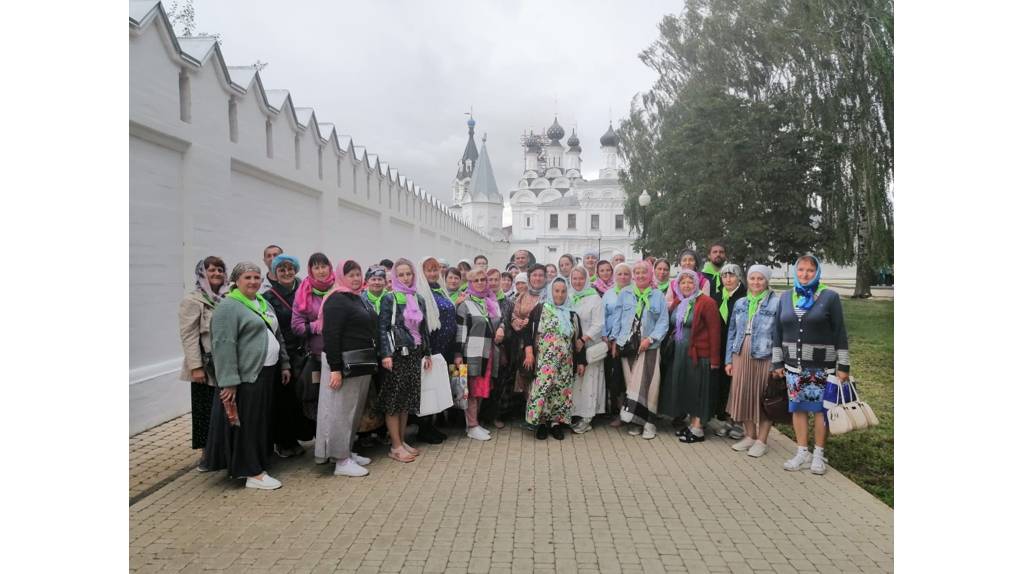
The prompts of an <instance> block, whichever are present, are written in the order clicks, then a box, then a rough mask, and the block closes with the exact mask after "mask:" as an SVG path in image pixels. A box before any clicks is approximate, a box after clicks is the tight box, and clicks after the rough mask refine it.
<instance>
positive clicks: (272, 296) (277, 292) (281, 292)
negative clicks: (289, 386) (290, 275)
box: [263, 277, 304, 354]
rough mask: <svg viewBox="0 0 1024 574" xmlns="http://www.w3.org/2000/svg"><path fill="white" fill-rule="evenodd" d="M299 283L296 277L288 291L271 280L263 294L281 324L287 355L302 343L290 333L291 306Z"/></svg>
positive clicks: (301, 338) (300, 338)
mask: <svg viewBox="0 0 1024 574" xmlns="http://www.w3.org/2000/svg"><path fill="white" fill-rule="evenodd" d="M301 282H302V280H301V279H299V278H298V277H296V278H295V281H294V282H293V283H292V288H291V290H290V291H289V290H288V288H287V287H285V286H284V285H281V284H280V283H278V282H277V281H273V280H271V281H270V289H267V290H266V291H264V292H263V298H264V299H266V300H267V303H270V306H271V307H273V308H274V314H276V315H277V320H278V323H280V324H281V334H282V335H283V336H284V346H285V349H287V351H288V353H289V354H293V353H295V352H296V351H297V350H298V349H299V347H301V346H302V343H303V342H304V339H303V337H299V336H298V335H296V334H295V333H294V332H292V305H294V304H295V292H296V291H297V290H298V288H299V283H301Z"/></svg>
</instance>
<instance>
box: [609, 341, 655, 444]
mask: <svg viewBox="0 0 1024 574" xmlns="http://www.w3.org/2000/svg"><path fill="white" fill-rule="evenodd" d="M660 362H661V349H647V350H646V351H644V352H643V353H639V354H637V356H635V357H630V358H628V359H622V373H623V377H624V378H625V380H626V401H625V403H624V404H623V405H622V411H621V412H620V413H619V418H621V419H622V422H624V423H634V424H638V425H642V424H646V423H653V422H654V421H655V419H656V418H657V415H656V414H655V413H657V412H658V393H659V392H660V391H661V365H660Z"/></svg>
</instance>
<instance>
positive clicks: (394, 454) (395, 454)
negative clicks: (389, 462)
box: [388, 449, 416, 462]
mask: <svg viewBox="0 0 1024 574" xmlns="http://www.w3.org/2000/svg"><path fill="white" fill-rule="evenodd" d="M388 457H390V458H393V459H395V460H397V461H398V462H412V461H414V460H416V457H415V456H413V455H411V454H409V453H407V452H405V450H404V449H398V450H395V449H391V450H390V451H388Z"/></svg>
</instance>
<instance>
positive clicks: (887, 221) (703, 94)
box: [619, 0, 894, 293]
mask: <svg viewBox="0 0 1024 574" xmlns="http://www.w3.org/2000/svg"><path fill="white" fill-rule="evenodd" d="M892 14H893V5H892V2H891V1H884V0H883V1H879V0H865V1H854V0H800V1H797V0H687V2H686V4H685V8H684V10H683V12H682V13H681V14H680V15H679V16H667V17H665V18H664V19H663V20H662V22H661V24H660V25H659V31H660V35H659V38H658V39H657V41H655V42H654V44H652V45H651V46H650V47H649V48H648V49H646V50H645V51H644V52H642V53H641V55H640V58H641V60H642V61H643V62H644V63H645V64H647V65H648V66H649V67H651V68H652V69H653V70H655V71H656V72H657V73H658V79H657V81H656V82H655V84H654V86H653V87H652V89H651V90H650V91H649V92H647V93H644V94H642V95H640V96H639V97H638V98H637V99H636V100H635V101H634V104H633V106H632V109H631V112H630V115H629V117H628V118H626V119H625V120H624V121H623V122H622V124H621V126H620V128H619V133H620V137H621V140H622V145H621V151H622V155H623V158H624V160H625V161H626V164H627V166H628V167H627V170H626V171H625V173H624V178H623V179H624V182H625V186H626V190H627V195H628V197H629V200H628V202H627V218H628V219H629V221H630V224H631V225H633V226H634V227H641V228H643V229H644V233H643V236H642V237H641V239H640V241H639V246H640V247H641V248H642V249H647V250H650V251H652V252H654V253H658V254H666V255H670V254H673V253H674V252H676V251H678V250H679V249H680V248H681V247H683V245H682V244H683V243H684V240H690V241H692V242H695V243H697V244H700V245H701V246H706V245H707V243H709V242H711V241H714V240H716V239H719V238H725V239H726V240H727V243H728V245H729V247H730V251H731V256H732V257H731V258H732V259H734V260H742V261H747V262H749V261H753V260H757V261H763V262H782V261H791V260H792V258H793V256H794V255H795V254H798V253H802V252H806V251H820V252H821V253H822V254H823V255H824V256H825V257H826V258H827V259H829V260H831V261H834V262H836V263H839V264H850V263H856V264H857V266H858V270H859V273H858V292H860V293H866V292H867V291H866V288H867V286H868V285H869V284H870V283H869V282H867V279H868V278H870V276H872V275H873V272H874V271H875V270H876V269H877V268H879V267H881V266H884V265H887V264H890V263H891V261H892V255H893V252H892V226H893V218H892V201H891V197H892V196H891V182H892V175H893V116H894V114H893V15H892ZM643 189H647V190H648V191H649V193H652V194H655V192H661V193H660V195H657V194H656V195H655V197H654V201H653V202H652V204H651V206H650V207H649V208H648V210H647V211H648V213H644V212H643V210H641V209H640V208H639V205H638V204H637V197H638V196H639V194H640V193H641V192H642V190H643ZM645 217H648V218H649V220H650V221H649V224H650V226H649V227H645V226H644V225H643V222H644V218H645Z"/></svg>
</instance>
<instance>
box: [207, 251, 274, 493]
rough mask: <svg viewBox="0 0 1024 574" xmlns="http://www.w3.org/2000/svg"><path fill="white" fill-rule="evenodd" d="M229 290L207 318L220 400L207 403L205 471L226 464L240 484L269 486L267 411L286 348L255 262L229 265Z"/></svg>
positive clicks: (229, 474) (270, 482)
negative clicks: (242, 480) (242, 481)
mask: <svg viewBox="0 0 1024 574" xmlns="http://www.w3.org/2000/svg"><path fill="white" fill-rule="evenodd" d="M231 282H232V283H233V285H232V288H231V291H230V292H229V293H228V294H227V296H225V297H224V298H223V299H222V300H221V302H220V303H219V304H218V305H217V307H216V309H215V310H214V312H213V317H212V319H211V321H210V331H211V335H212V340H213V363H214V365H215V369H216V371H217V385H218V387H220V389H221V390H220V400H219V401H214V402H213V410H212V414H211V418H210V437H209V441H208V443H207V445H206V461H207V464H208V468H209V470H221V469H224V468H226V469H228V476H230V477H232V478H245V479H246V481H245V486H246V488H256V489H261V490H273V489H276V488H281V482H280V481H279V480H277V479H275V478H273V477H272V476H270V475H269V474H267V472H266V469H267V467H268V464H269V458H270V457H269V456H268V455H269V453H270V450H271V447H270V444H269V443H270V416H271V412H270V409H271V402H272V401H273V389H272V385H273V384H274V381H275V379H276V378H277V377H278V375H279V374H280V377H281V379H282V382H283V383H285V384H288V382H290V379H291V373H290V372H289V370H288V369H289V366H290V365H289V363H288V353H287V352H286V351H285V348H284V337H282V335H281V329H280V328H279V324H278V320H277V316H276V315H274V308H273V307H271V306H270V304H269V303H267V300H266V299H264V298H263V296H261V295H260V294H259V290H260V285H261V283H262V278H261V273H260V267H259V265H256V264H255V263H249V262H245V263H239V264H238V265H235V267H234V269H232V270H231Z"/></svg>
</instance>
